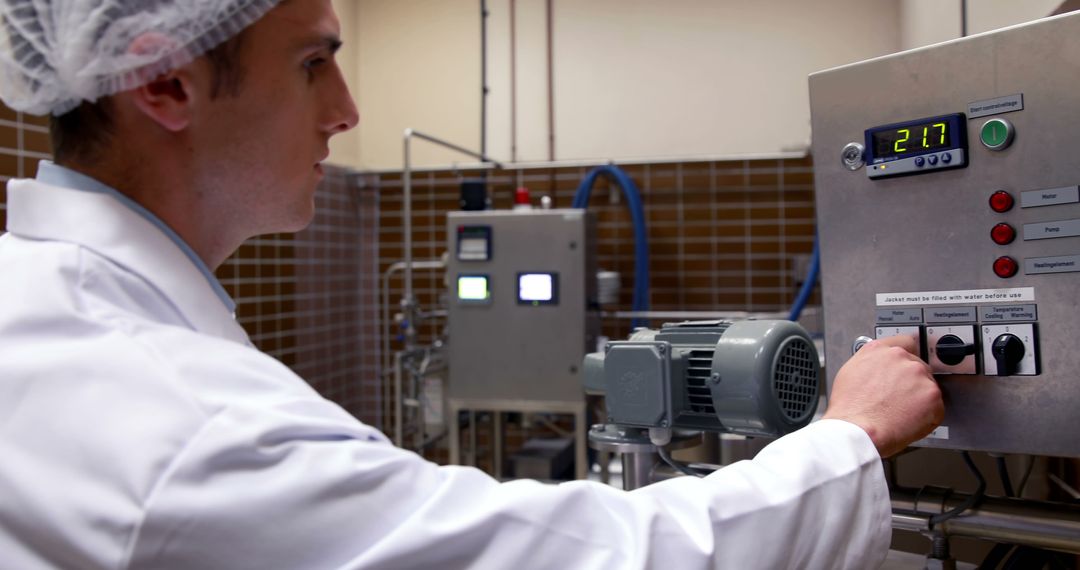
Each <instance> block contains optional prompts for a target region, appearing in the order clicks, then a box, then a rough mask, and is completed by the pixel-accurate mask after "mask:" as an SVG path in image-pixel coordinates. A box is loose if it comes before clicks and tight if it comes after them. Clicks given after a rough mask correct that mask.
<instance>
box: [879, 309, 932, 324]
mask: <svg viewBox="0 0 1080 570" xmlns="http://www.w3.org/2000/svg"><path fill="white" fill-rule="evenodd" d="M877 322H879V323H889V324H893V323H897V324H898V323H921V322H922V309H878V311H877Z"/></svg>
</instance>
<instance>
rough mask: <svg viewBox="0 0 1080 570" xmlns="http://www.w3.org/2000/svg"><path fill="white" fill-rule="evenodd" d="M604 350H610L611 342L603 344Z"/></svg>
mask: <svg viewBox="0 0 1080 570" xmlns="http://www.w3.org/2000/svg"><path fill="white" fill-rule="evenodd" d="M604 352H611V343H610V342H609V343H606V344H604Z"/></svg>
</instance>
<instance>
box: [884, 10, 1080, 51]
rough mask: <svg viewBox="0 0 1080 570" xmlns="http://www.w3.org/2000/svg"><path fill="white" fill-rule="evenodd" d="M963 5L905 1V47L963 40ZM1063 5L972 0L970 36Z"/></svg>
mask: <svg viewBox="0 0 1080 570" xmlns="http://www.w3.org/2000/svg"><path fill="white" fill-rule="evenodd" d="M960 4H961V2H960V0H901V5H900V12H901V14H900V15H901V18H900V22H901V23H900V26H901V29H900V37H901V46H902V48H903V49H912V48H917V47H922V46H926V45H930V44H936V43H939V42H943V41H946V40H951V39H955V38H958V37H960V35H961V23H960V14H961V8H960ZM1061 4H1062V1H1061V0H1024V1H1022V2H1021V1H1018V0H968V3H967V17H968V30H967V31H968V35H971V34H980V33H982V32H988V31H990V30H996V29H998V28H1004V27H1007V26H1013V25H1016V24H1023V23H1025V22H1030V21H1032V20H1037V19H1039V18H1045V17H1047V16H1049V15H1051V14H1053V13H1054V10H1055V9H1057V8H1058V6H1060V5H1061Z"/></svg>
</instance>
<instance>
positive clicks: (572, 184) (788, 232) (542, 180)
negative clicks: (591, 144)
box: [378, 158, 816, 347]
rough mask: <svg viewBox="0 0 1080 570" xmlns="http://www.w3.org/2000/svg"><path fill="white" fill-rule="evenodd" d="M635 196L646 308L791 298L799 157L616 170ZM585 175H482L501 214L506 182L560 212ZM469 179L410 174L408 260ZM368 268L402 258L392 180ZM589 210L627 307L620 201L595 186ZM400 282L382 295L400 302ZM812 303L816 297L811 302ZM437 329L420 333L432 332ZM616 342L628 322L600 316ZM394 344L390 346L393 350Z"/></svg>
mask: <svg viewBox="0 0 1080 570" xmlns="http://www.w3.org/2000/svg"><path fill="white" fill-rule="evenodd" d="M624 170H626V171H627V172H628V173H629V174H630V175H631V177H633V179H634V181H635V182H636V183H637V185H638V187H639V190H640V191H641V194H642V201H643V203H644V206H645V212H646V217H647V232H648V239H649V270H650V301H651V302H650V308H651V309H653V310H667V311H675V310H678V311H684V310H686V311H692V310H696V311H728V310H732V311H778V310H786V309H787V308H788V307H789V306H790V304H791V302H792V301H793V300H794V298H795V294H796V291H797V285H798V281H799V279H800V275H799V274H798V270H799V269H801V268H803V267H805V266H806V261H807V260H808V258H809V255H810V253H811V251H812V249H813V235H814V203H813V200H814V198H813V165H812V163H811V161H810V159H809V158H804V159H797V160H753V161H729V162H687V163H678V164H656V165H644V166H628V167H625V168H624ZM587 172H588V169H586V168H557V169H551V170H523V171H514V170H510V171H499V172H495V173H490V174H489V175H488V179H489V194H490V195H491V196H492V197H493V206H494V207H495V208H497V209H499V208H503V209H505V208H509V207H510V206H511V203H512V197H513V189H514V188H515V187H516V185H517V184H518V183H523V184H525V185H526V186H527V187H529V188H530V190H531V193H532V197H533V201H534V203H538V202H539V197H540V195H542V194H547V195H550V196H552V198H553V201H554V206H555V207H569V206H570V204H571V202H572V201H573V196H574V193H575V191H576V189H577V186H578V183H579V182H580V181H581V179H582V178H584V176H585V174H586V173H587ZM480 175H482V173H479V172H453V171H445V172H442V171H440V172H423V173H418V174H415V175H414V176H413V230H414V234H413V255H414V257H415V258H416V259H436V258H438V257H439V256H441V255H442V253H443V252H444V251H445V250H446V248H447V244H446V213H447V212H448V211H450V210H453V209H456V208H457V207H458V194H459V182H460V180H461V179H462V178H463V177H475V176H480ZM378 183H379V186H380V187H381V189H382V190H381V192H382V196H383V197H382V201H381V207H380V212H379V215H380V227H381V229H380V240H379V241H380V244H381V245H380V250H379V270H380V272H381V271H384V270H385V269H386V268H387V267H388V266H389V265H390V264H391V263H393V262H395V261H399V260H400V259H402V257H403V250H402V245H401V244H402V228H401V226H402V217H401V211H402V197H401V176H400V174H385V175H382V176H380V178H379V180H378ZM589 209H590V210H592V211H594V212H596V215H597V221H598V227H597V233H598V236H597V238H598V240H597V244H596V246H597V260H598V265H599V267H601V268H603V269H610V270H614V271H618V272H619V273H620V274H621V285H622V287H621V293H620V303H619V306H618V307H616V308H617V309H619V310H629V309H630V304H631V298H632V292H633V274H634V239H633V238H634V236H633V227H632V225H631V222H630V214H629V211H628V209H627V206H626V201H625V199H624V198H623V196H622V194H621V193H620V192H619V191H618V189H617V188H611V187H609V186H608V184H607V183H606V182H605V181H604V180H603V179H601V180H599V181H598V182H597V184H596V186H595V187H594V188H593V191H592V195H591V200H590V204H589ZM415 288H416V294H417V298H418V301H419V302H420V303H421V305H422V306H424V307H428V308H430V307H434V306H437V305H438V304H439V296H440V295H442V294H443V292H444V291H445V287H444V285H443V282H442V275H441V274H438V273H433V272H417V274H416V282H415ZM401 289H402V283H401V280H400V279H394V280H391V298H392V299H393V300H394V301H395V302H396V301H397V300H398V299H400V298H401V292H402V291H401ZM813 301H815V302H816V298H815V299H813ZM439 326H440V324H439V323H438V322H432V323H429V324H428V326H427V327H426V328H425V330H424V331H422V332H425V333H427V334H428V335H431V334H434V333H435V332H436V331H437V330H438V327H439ZM605 332H606V334H608V335H609V336H612V337H615V338H618V337H622V336H625V335H626V334H627V333H628V332H629V321H627V320H619V321H615V320H614V319H610V318H609V319H605ZM396 346H397V345H395V347H396Z"/></svg>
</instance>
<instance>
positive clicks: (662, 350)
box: [656, 344, 667, 354]
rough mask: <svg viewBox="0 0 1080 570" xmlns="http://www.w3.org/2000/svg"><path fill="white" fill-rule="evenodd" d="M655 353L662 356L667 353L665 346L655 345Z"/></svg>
mask: <svg viewBox="0 0 1080 570" xmlns="http://www.w3.org/2000/svg"><path fill="white" fill-rule="evenodd" d="M656 352H659V353H660V354H664V353H665V352H667V346H665V345H662V344H658V345H656Z"/></svg>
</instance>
